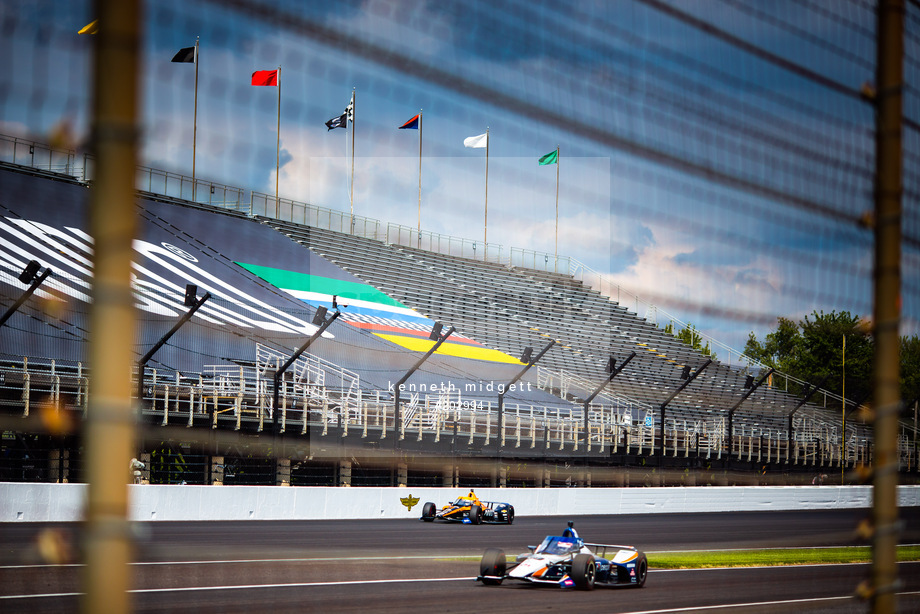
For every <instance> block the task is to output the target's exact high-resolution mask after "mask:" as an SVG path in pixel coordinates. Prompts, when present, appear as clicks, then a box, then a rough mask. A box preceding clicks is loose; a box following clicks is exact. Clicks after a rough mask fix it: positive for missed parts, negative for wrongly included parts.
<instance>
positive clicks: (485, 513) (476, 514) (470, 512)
mask: <svg viewBox="0 0 920 614" xmlns="http://www.w3.org/2000/svg"><path fill="white" fill-rule="evenodd" d="M420 520H424V521H425V522H434V521H435V520H447V521H450V522H462V523H463V524H482V523H490V524H511V523H512V522H514V506H513V505H511V504H510V503H498V502H495V501H481V500H480V499H479V497H477V496H476V493H475V492H473V491H472V490H471V491H470V494H468V495H466V496H465V497H458V498H457V499H456V500H454V501H451V502H450V503H448V504H447V505H445V506H444V507H442V508H441V509H438V508H437V506H436V505H435V504H434V503H432V502H431V501H429V502H428V503H426V504H425V505H424V506H423V507H422V517H421V518H420Z"/></svg>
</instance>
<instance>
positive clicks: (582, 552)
mask: <svg viewBox="0 0 920 614" xmlns="http://www.w3.org/2000/svg"><path fill="white" fill-rule="evenodd" d="M528 547H529V548H530V552H527V553H524V554H521V555H520V556H518V557H517V560H516V561H515V562H514V563H512V564H511V565H508V564H507V562H506V560H505V553H504V551H502V550H499V549H497V548H489V549H488V550H486V552H485V554H483V555H482V560H481V561H480V562H479V577H477V578H476V579H477V580H478V581H480V582H482V583H483V584H487V585H497V584H501V583H502V581H503V580H523V581H524V582H531V583H534V584H551V585H555V586H561V587H563V588H571V587H574V588H577V589H582V590H591V589H592V588H594V587H595V585H603V586H611V585H616V584H621V585H627V586H632V587H635V588H642V587H643V586H645V578H646V576H647V575H648V560H647V559H646V557H645V554H643V553H642V552H640V551H639V550H637V549H636V548H634V547H633V546H613V545H606V544H586V543H585V542H584V541H582V539H581V538H580V537H578V533H577V532H576V531H575V528H574V526H573V523H571V522H569V524H568V527H567V528H566V530H565V531H563V533H562V535H558V536H557V535H549V536H547V537H546V539H544V540H543V543H542V544H540V545H539V546H537V547H534V546H528Z"/></svg>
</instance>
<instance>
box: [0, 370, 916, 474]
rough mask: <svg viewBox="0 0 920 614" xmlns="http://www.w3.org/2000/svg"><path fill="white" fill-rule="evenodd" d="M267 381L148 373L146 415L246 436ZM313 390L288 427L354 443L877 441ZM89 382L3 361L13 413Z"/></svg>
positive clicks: (904, 446)
mask: <svg viewBox="0 0 920 614" xmlns="http://www.w3.org/2000/svg"><path fill="white" fill-rule="evenodd" d="M264 375H265V374H264V373H263V374H262V375H260V374H259V370H258V369H257V368H256V367H240V366H235V365H220V366H212V367H209V368H207V369H206V370H205V371H204V372H202V373H201V374H197V375H196V374H188V373H182V374H180V373H178V372H173V371H166V372H164V371H162V370H161V371H159V372H157V370H149V371H148V375H147V376H146V377H145V382H144V387H143V390H144V398H143V407H144V408H145V409H144V413H145V414H147V415H148V416H154V417H156V418H157V420H156V423H157V424H160V425H163V426H166V425H168V424H170V422H175V421H178V422H179V423H180V424H181V423H184V424H185V425H186V426H195V425H197V426H200V427H202V426H206V425H208V426H210V427H211V428H229V429H235V430H239V429H240V428H241V424H242V422H243V421H246V422H247V423H254V425H255V427H256V430H257V431H260V432H261V431H264V429H265V428H267V427H268V426H269V425H266V424H265V420H266V418H269V419H270V415H271V414H270V409H271V407H270V402H271V396H272V395H271V390H270V386H269V385H268V380H267V378H266V377H264ZM328 375H329V374H328V373H327V374H326V376H327V377H328ZM314 376H315V374H314ZM314 379H316V377H314ZM344 379H347V378H344ZM344 379H343V381H344ZM304 382H306V380H302V382H301V384H302V385H300V386H297V385H294V383H293V382H285V385H284V387H283V390H282V391H281V393H282V395H281V403H282V405H281V409H282V412H283V413H282V425H284V423H285V422H286V423H287V426H288V427H289V428H290V427H299V430H300V432H301V433H305V432H306V425H307V423H309V424H312V425H314V427H315V430H314V431H312V433H313V434H314V435H316V436H319V437H331V436H335V437H341V436H347V435H348V434H349V430H350V429H351V433H352V434H353V435H355V436H358V437H360V438H362V439H378V440H385V439H389V438H391V437H397V438H399V439H401V440H412V439H415V440H419V441H421V440H422V439H423V438H424V439H425V440H427V441H431V440H433V441H435V442H439V441H442V440H445V443H444V445H447V442H448V441H454V442H456V444H455V445H458V444H459V445H464V444H465V445H469V446H474V447H475V446H480V445H486V444H490V443H491V444H499V445H501V446H502V447H504V448H531V449H544V450H549V449H552V450H558V451H573V452H578V451H590V452H601V453H604V452H610V453H614V454H615V453H619V452H624V451H625V452H626V453H629V454H634V453H637V454H640V455H643V454H646V455H657V454H662V455H666V456H684V457H687V456H689V455H690V454H694V455H705V456H706V457H707V458H713V457H716V458H723V457H725V456H730V457H731V458H733V459H736V460H738V461H744V462H753V461H756V462H768V463H783V464H789V465H796V464H807V465H817V466H827V467H832V466H834V467H841V466H844V467H852V466H855V465H856V464H860V463H870V462H871V460H872V452H873V450H872V442H871V438H870V436H869V435H867V434H866V433H865V432H860V431H859V430H858V429H855V428H848V429H847V432H846V434H845V435H844V434H843V433H842V431H841V430H840V429H839V425H836V424H830V423H827V422H824V421H821V420H817V419H815V418H813V417H809V416H807V415H803V416H798V415H797V416H795V417H794V418H793V433H792V434H790V433H788V432H787V431H786V430H785V429H784V428H776V427H772V426H769V425H762V424H757V423H736V425H735V432H734V433H733V434H732V436H731V437H729V434H728V433H727V431H726V428H727V421H726V420H725V419H724V417H722V418H710V419H705V420H703V419H698V418H683V417H679V416H673V417H671V418H670V419H669V420H668V422H667V423H666V424H665V425H660V424H658V423H656V421H655V419H654V418H655V416H654V412H651V411H646V412H645V414H646V415H645V416H644V417H646V418H651V420H642V419H641V418H643V416H642V415H641V414H642V411H639V416H638V418H640V419H639V420H637V419H636V418H637V416H636V415H635V411H634V410H635V408H634V407H632V406H630V405H620V406H615V405H611V404H607V403H601V404H592V405H591V406H590V408H589V414H588V437H587V439H586V438H585V433H584V417H585V416H584V413H583V409H582V408H581V407H580V406H577V405H565V404H559V405H553V406H545V405H534V404H530V403H523V402H521V403H511V402H509V403H506V404H505V411H504V414H503V416H504V420H503V423H501V424H500V423H499V416H498V411H497V404H496V403H495V402H493V401H492V400H483V399H474V398H461V397H460V396H459V394H457V395H451V396H449V397H447V398H445V397H444V395H424V396H420V397H419V398H418V399H417V402H416V404H415V407H414V409H413V410H412V411H411V412H409V414H408V415H407V419H406V420H405V421H403V422H402V424H396V422H395V408H394V406H393V399H392V398H390V395H388V394H386V393H384V392H382V391H376V392H371V393H368V391H366V390H365V391H363V392H362V394H356V393H355V391H354V390H353V387H352V386H351V385H348V384H346V385H344V386H340V385H339V384H341V383H342V382H338V381H334V382H332V381H330V380H329V379H325V380H324V382H323V383H324V385H323V386H322V388H323V391H322V392H323V395H321V396H318V395H312V396H311V394H310V392H309V390H308V388H309V385H306V384H305V383H304ZM330 384H331V385H330ZM88 385H89V377H88V374H87V373H86V371H85V369H84V368H83V365H82V364H80V363H65V362H63V361H55V360H41V359H34V358H32V359H29V358H22V359H20V360H18V361H13V360H9V359H7V360H6V361H3V362H2V363H0V406H2V407H4V408H5V409H4V411H5V413H7V414H10V413H16V412H18V413H20V415H23V416H28V415H29V413H30V412H36V411H41V412H51V413H56V412H68V413H71V414H76V415H77V416H83V417H85V415H86V412H87V400H86V399H87V390H88ZM349 399H350V400H349ZM295 408H296V409H295ZM66 422H67V420H64V421H63V422H62V423H66ZM662 426H663V428H662ZM311 436H312V435H311ZM898 441H899V446H898V450H899V454H898V458H899V463H900V467H901V469H902V470H906V471H911V472H917V471H920V468H918V461H917V449H918V448H917V441H916V433H915V432H914V431H913V428H912V426H908V425H906V424H902V425H901V429H900V432H899V440H898ZM586 448H590V449H587V450H586Z"/></svg>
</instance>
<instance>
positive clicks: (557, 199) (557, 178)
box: [553, 145, 559, 273]
mask: <svg viewBox="0 0 920 614" xmlns="http://www.w3.org/2000/svg"><path fill="white" fill-rule="evenodd" d="M553 266H554V268H553V270H554V271H555V272H556V273H558V272H559V146H558V145H556V262H555V264H554V265H553Z"/></svg>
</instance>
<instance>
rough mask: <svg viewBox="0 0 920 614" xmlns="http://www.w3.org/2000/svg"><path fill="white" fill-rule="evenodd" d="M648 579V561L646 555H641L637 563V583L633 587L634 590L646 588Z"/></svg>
mask: <svg viewBox="0 0 920 614" xmlns="http://www.w3.org/2000/svg"><path fill="white" fill-rule="evenodd" d="M647 577H648V559H646V558H645V555H644V554H643V555H641V556H640V557H639V560H638V561H636V583H635V584H634V585H633V587H634V588H642V587H643V586H645V579H646V578H647Z"/></svg>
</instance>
